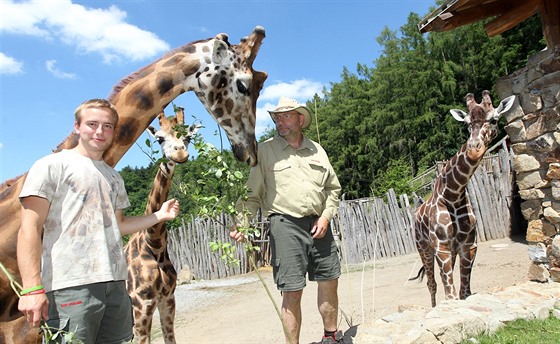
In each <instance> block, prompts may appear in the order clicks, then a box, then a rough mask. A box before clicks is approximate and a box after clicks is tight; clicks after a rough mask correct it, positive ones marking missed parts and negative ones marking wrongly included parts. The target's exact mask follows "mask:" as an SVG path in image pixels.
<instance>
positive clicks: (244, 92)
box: [55, 26, 267, 166]
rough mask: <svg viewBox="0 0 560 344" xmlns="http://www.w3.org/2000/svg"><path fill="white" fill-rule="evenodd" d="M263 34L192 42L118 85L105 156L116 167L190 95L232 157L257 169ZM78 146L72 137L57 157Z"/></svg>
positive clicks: (220, 36)
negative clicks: (258, 63) (257, 64)
mask: <svg viewBox="0 0 560 344" xmlns="http://www.w3.org/2000/svg"><path fill="white" fill-rule="evenodd" d="M264 37H265V31H264V29H263V28H262V27H261V26H257V27H256V28H255V29H254V30H253V32H252V33H251V34H250V35H249V36H247V37H245V38H243V39H241V42H240V43H239V44H237V45H231V44H230V43H229V40H228V35H226V34H224V33H221V34H218V35H216V36H215V37H213V38H208V39H205V40H199V41H195V42H191V43H189V44H186V45H184V46H182V47H179V48H177V49H174V50H172V51H170V52H168V53H167V54H165V55H164V56H163V57H162V58H161V59H159V60H157V61H154V62H153V63H151V64H149V65H147V66H145V67H143V68H141V69H140V70H138V71H136V72H134V73H132V74H130V75H128V76H126V77H125V78H123V79H121V80H120V82H119V83H118V84H117V85H116V86H115V87H113V91H112V92H111V94H110V95H109V97H108V100H109V101H110V102H111V103H112V104H113V105H114V106H115V107H116V108H117V112H118V114H119V122H118V124H117V126H116V128H115V134H114V137H113V144H112V146H111V147H109V149H108V150H107V151H106V152H105V154H104V155H103V159H104V160H105V162H106V163H107V164H109V165H110V166H115V165H116V164H117V162H118V161H119V160H120V159H121V158H122V156H123V155H124V154H125V153H126V152H127V151H128V149H130V147H131V146H132V145H133V144H134V142H135V141H136V140H137V139H138V138H139V137H140V135H141V134H142V133H143V132H144V130H145V129H146V128H147V127H148V126H149V125H150V123H151V122H152V121H153V120H154V119H155V118H156V117H157V116H158V114H159V113H160V112H161V111H162V109H165V108H166V107H167V105H169V104H170V103H171V102H172V101H173V100H174V99H175V98H177V97H178V96H179V95H181V94H182V93H185V92H189V91H193V92H194V93H195V94H196V96H197V97H198V99H199V100H200V101H201V102H202V104H203V105H204V107H205V108H206V110H207V111H208V112H209V113H210V115H211V116H212V117H213V118H214V119H215V120H216V122H218V124H219V125H220V126H221V127H222V128H223V129H224V130H225V132H226V134H227V137H228V139H229V141H230V143H231V146H232V151H233V153H234V155H235V157H236V158H237V159H238V160H240V161H246V162H248V163H249V164H251V166H254V165H256V163H257V142H256V138H255V123H256V108H257V98H258V97H259V92H260V90H261V89H262V87H263V85H264V82H265V80H266V78H267V74H266V73H265V72H259V71H255V70H254V69H253V61H254V60H255V58H256V56H257V54H258V51H259V48H260V46H261V43H262V40H263V39H264ZM76 144H77V138H76V135H74V134H71V135H70V136H68V137H67V138H66V140H65V141H63V142H62V143H61V144H59V145H58V146H57V149H56V150H55V151H60V150H62V149H70V148H73V147H75V146H76Z"/></svg>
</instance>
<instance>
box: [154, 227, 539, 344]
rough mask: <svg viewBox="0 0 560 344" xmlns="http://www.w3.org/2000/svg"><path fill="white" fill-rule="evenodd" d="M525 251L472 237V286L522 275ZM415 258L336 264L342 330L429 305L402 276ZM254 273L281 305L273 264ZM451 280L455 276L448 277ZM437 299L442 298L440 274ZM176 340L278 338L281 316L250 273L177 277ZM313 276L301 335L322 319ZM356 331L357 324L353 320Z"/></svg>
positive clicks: (490, 288)
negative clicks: (340, 271) (475, 244)
mask: <svg viewBox="0 0 560 344" xmlns="http://www.w3.org/2000/svg"><path fill="white" fill-rule="evenodd" d="M529 263H530V261H529V256H528V251H527V245H526V242H525V241H524V240H523V239H522V238H513V239H509V238H506V239H499V240H493V241H488V242H483V243H479V245H478V253H477V257H476V261H475V266H474V268H473V274H472V280H471V289H472V291H473V293H489V292H494V291H497V290H500V289H501V288H504V287H508V286H512V285H515V284H518V283H520V282H525V281H527V270H528V267H529ZM420 266H421V263H420V259H419V256H418V255H417V254H416V253H415V254H410V255H406V256H402V257H397V258H389V259H380V260H378V261H377V262H375V264H374V263H372V262H370V263H367V264H364V265H359V266H355V265H354V266H343V270H345V272H344V273H343V275H342V276H341V278H340V280H339V303H340V310H341V312H340V313H341V314H340V316H339V318H340V326H339V328H340V329H341V330H342V331H346V330H348V329H349V328H350V327H351V326H355V325H359V324H365V323H368V322H372V321H373V320H374V319H377V318H380V317H383V316H384V315H387V314H391V313H394V312H397V311H398V308H399V306H408V305H417V306H423V307H430V296H429V292H428V289H427V287H426V284H425V280H424V281H423V282H421V283H419V282H417V281H408V278H409V277H411V276H416V274H417V272H418V270H419V268H420ZM261 275H262V277H263V280H264V281H265V283H266V285H267V286H268V288H269V290H270V292H271V294H272V296H273V298H274V300H275V301H276V303H277V304H278V307H280V304H281V297H280V293H279V292H278V291H277V290H276V287H275V285H274V283H273V281H272V272H271V271H270V270H266V269H265V270H262V271H261ZM455 281H456V283H455V284H456V286H458V282H459V279H458V278H455ZM437 282H438V300H441V299H443V291H442V289H443V288H442V287H441V282H440V279H439V276H438V278H437ZM175 295H176V298H177V315H176V320H175V334H176V337H177V343H180V344H182V343H185V344H186V343H212V344H221V343H244V344H248V343H255V344H257V343H259V344H260V343H263V344H271V343H284V337H283V332H282V328H281V323H280V320H279V318H278V316H277V314H276V311H275V308H274V306H273V303H272V301H271V300H270V299H269V297H268V296H267V292H266V290H265V288H264V287H263V285H262V284H261V282H260V281H259V279H258V277H257V275H256V274H255V273H251V274H248V275H244V276H239V277H235V278H227V279H222V280H217V281H198V282H193V283H191V284H188V285H181V286H179V287H178V288H177V291H176V293H175ZM316 298H317V287H316V283H314V282H308V285H307V287H306V288H305V290H304V293H303V301H302V312H303V324H302V331H301V337H300V343H313V342H317V341H320V338H321V335H322V331H323V326H322V323H321V318H320V316H319V313H318V311H317V307H316ZM357 331H358V332H359V331H360V329H359V326H357ZM152 333H153V334H152V342H153V343H156V344H159V343H163V339H162V337H161V331H160V325H159V319H154V328H153V331H152Z"/></svg>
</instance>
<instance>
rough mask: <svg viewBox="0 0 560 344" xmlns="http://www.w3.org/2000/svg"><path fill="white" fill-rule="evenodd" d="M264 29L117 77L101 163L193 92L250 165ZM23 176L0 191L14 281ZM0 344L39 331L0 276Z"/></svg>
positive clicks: (5, 257) (5, 259)
mask: <svg viewBox="0 0 560 344" xmlns="http://www.w3.org/2000/svg"><path fill="white" fill-rule="evenodd" d="M264 36H265V31H264V29H263V28H262V27H260V26H257V27H256V28H255V29H254V30H253V32H252V33H251V34H250V35H249V36H247V37H245V38H243V39H242V40H241V42H240V43H239V44H237V45H231V44H230V43H229V41H228V36H227V34H223V33H221V34H218V35H216V36H215V37H213V38H209V39H205V40H200V41H196V42H192V43H189V44H187V45H184V46H182V47H180V48H177V49H175V50H173V51H170V52H169V53H167V54H166V55H165V56H163V57H162V58H161V59H159V60H157V61H155V62H153V63H152V64H150V65H148V66H146V67H144V68H142V69H140V70H138V71H137V72H135V73H133V74H131V75H129V76H128V77H126V78H125V79H123V80H121V82H119V84H117V86H116V87H115V88H114V89H113V92H112V93H111V95H110V96H109V98H108V100H109V101H110V102H111V103H113V104H114V105H115V107H116V108H117V111H118V113H119V122H118V125H117V127H116V128H115V134H114V139H113V144H112V146H111V147H110V148H109V149H108V150H107V152H105V155H104V160H105V161H106V162H107V163H108V164H109V165H111V166H115V165H116V164H117V162H118V161H119V160H120V159H121V158H122V156H123V155H124V154H125V153H126V151H127V150H128V149H129V148H130V146H131V145H132V144H134V142H135V141H136V140H137V139H138V137H139V136H140V135H141V134H142V132H143V131H144V130H145V129H146V128H147V127H148V125H149V124H150V123H151V122H152V121H153V120H154V119H155V117H156V116H157V115H158V114H159V113H160V112H161V111H162V110H163V109H164V108H165V107H167V105H168V104H169V103H171V101H173V100H174V99H175V98H176V97H178V96H179V95H181V94H183V93H184V92H188V91H193V92H195V94H196V95H197V97H198V99H199V100H200V101H201V102H202V104H203V105H204V106H205V107H206V109H207V110H208V112H209V113H210V114H211V115H212V117H213V118H214V119H215V120H216V121H217V122H218V124H219V125H220V126H221V127H222V128H223V129H224V131H225V132H226V134H227V136H228V138H229V140H230V142H231V145H232V150H233V152H234V154H235V156H236V158H237V159H238V160H242V161H248V162H249V163H250V164H251V165H255V164H256V162H257V158H256V149H257V146H256V139H255V120H256V103H257V98H258V96H259V92H260V90H261V89H262V87H263V85H264V81H265V80H266V78H267V74H266V73H264V72H259V71H255V70H254V69H253V61H254V60H255V58H256V56H257V54H258V51H259V48H260V46H261V43H262V40H263V39H264ZM76 144H77V136H76V135H72V134H71V135H70V136H68V137H67V138H66V140H65V141H64V142H62V143H61V144H60V145H59V146H58V147H57V150H56V151H60V150H62V149H70V148H73V147H75V146H76ZM25 176H26V174H23V175H22V176H21V177H19V178H18V179H16V180H12V181H10V185H9V186H7V187H5V188H4V189H3V190H0V237H1V238H2V240H1V241H0V262H1V263H2V264H3V265H4V266H5V267H6V270H7V271H8V272H9V273H10V274H11V275H12V276H13V277H14V278H15V280H16V281H19V280H21V278H20V276H19V271H18V266H17V259H16V242H17V233H18V230H19V227H20V215H21V214H20V212H21V204H20V202H19V198H18V196H19V193H20V191H21V188H22V186H23V181H24V180H25ZM0 304H1V305H2V307H0V342H3V343H29V342H35V341H36V339H37V337H38V329H36V328H35V329H33V328H31V327H30V326H29V325H28V323H27V321H26V319H25V317H24V316H23V314H22V313H21V312H19V310H18V298H17V296H16V295H15V293H14V292H13V290H12V289H11V287H10V281H9V280H8V278H7V277H6V275H5V274H4V273H0Z"/></svg>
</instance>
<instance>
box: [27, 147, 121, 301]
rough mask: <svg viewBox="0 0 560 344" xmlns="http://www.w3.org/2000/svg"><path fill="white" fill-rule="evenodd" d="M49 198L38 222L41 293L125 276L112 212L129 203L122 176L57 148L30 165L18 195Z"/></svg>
mask: <svg viewBox="0 0 560 344" xmlns="http://www.w3.org/2000/svg"><path fill="white" fill-rule="evenodd" d="M27 196H39V197H42V198H45V199H47V200H48V201H49V202H50V204H51V205H50V209H49V212H48V215H47V219H46V221H45V225H44V234H43V252H42V269H41V277H42V283H43V285H44V286H45V289H46V290H47V291H51V290H57V289H62V288H68V287H73V286H78V285H84V284H91V283H98V282H106V281H117V280H126V278H127V267H126V260H125V258H124V253H123V244H122V237H121V233H120V231H119V228H118V224H117V219H116V217H115V211H116V210H117V209H123V208H126V207H128V206H129V205H130V202H129V200H128V196H127V194H126V190H125V187H124V181H123V179H122V177H121V176H120V175H119V174H118V173H117V172H116V171H115V170H114V169H113V168H112V167H111V166H109V165H107V164H106V163H105V162H104V161H102V160H101V161H97V160H91V159H89V158H87V157H85V156H83V155H81V154H79V153H77V152H74V151H71V150H63V151H61V152H59V153H55V154H50V155H48V156H46V157H44V158H42V159H40V160H38V161H37V162H35V164H33V166H32V167H31V169H30V170H29V173H28V175H27V178H26V180H25V183H24V185H23V189H22V191H21V193H20V198H23V197H27Z"/></svg>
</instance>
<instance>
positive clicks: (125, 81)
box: [108, 38, 230, 102]
mask: <svg viewBox="0 0 560 344" xmlns="http://www.w3.org/2000/svg"><path fill="white" fill-rule="evenodd" d="M211 39H212V38H206V39H199V40H196V41H192V42H190V43H187V44H184V45H182V46H180V47H177V48H175V49H172V50H170V51H168V52H167V53H165V54H164V55H163V56H161V57H160V58H159V59H157V60H155V61H153V62H152V63H150V64H149V65H146V66H144V67H142V68H140V69H139V70H137V71H134V72H132V73H130V74H129V75H127V76H125V77H124V78H122V79H121V80H120V81H119V82H118V84H116V85H115V86H113V90H112V91H111V93H110V94H109V97H108V100H109V101H110V102H111V101H112V100H113V99H114V98H115V96H116V95H117V94H119V93H120V92H121V91H122V90H123V89H124V88H125V87H126V86H127V85H128V84H130V83H131V82H133V81H134V80H136V79H137V78H138V76H140V75H143V74H144V71H145V70H146V69H147V68H149V67H150V66H152V65H154V64H156V63H158V62H159V61H161V60H163V59H166V58H168V57H169V56H172V55H175V54H177V53H178V52H182V51H185V50H186V48H187V47H189V46H192V45H195V44H198V43H202V42H208V41H209V40H211ZM226 43H227V44H228V45H230V44H229V42H227V41H226Z"/></svg>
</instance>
